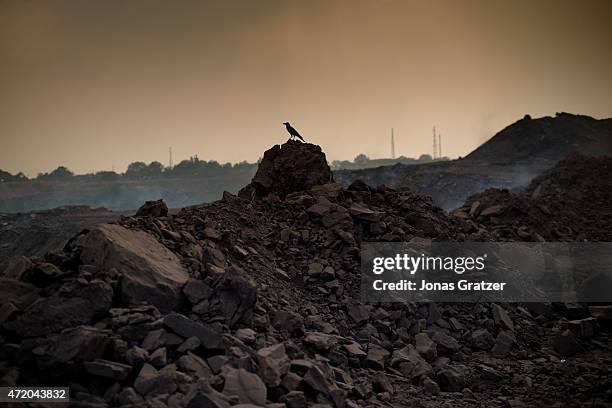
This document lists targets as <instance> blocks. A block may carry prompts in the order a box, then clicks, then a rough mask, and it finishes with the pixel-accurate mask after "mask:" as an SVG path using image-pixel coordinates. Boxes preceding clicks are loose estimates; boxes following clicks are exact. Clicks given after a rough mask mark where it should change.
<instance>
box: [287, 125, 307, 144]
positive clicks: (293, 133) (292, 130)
mask: <svg viewBox="0 0 612 408" xmlns="http://www.w3.org/2000/svg"><path fill="white" fill-rule="evenodd" d="M283 125H285V127H286V128H287V132H289V134H290V135H291V139H292V138H294V137H297V138H298V139H300V140H301V141H302V142H304V143H306V141H305V140H304V138H303V137H302V136H301V135H300V134H299V133H298V131H297V130H295V128H294V127H293V126H291V124H290V123H289V122H283Z"/></svg>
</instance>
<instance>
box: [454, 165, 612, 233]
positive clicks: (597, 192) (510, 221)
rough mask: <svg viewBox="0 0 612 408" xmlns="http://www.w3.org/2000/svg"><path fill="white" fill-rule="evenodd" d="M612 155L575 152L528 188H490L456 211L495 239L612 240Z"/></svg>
mask: <svg viewBox="0 0 612 408" xmlns="http://www.w3.org/2000/svg"><path fill="white" fill-rule="evenodd" d="M611 202H612V158H610V157H600V158H597V157H588V156H584V155H580V154H572V155H570V156H568V157H567V158H566V159H564V160H562V161H560V162H559V163H558V164H557V165H556V166H554V167H553V168H552V169H550V170H548V171H546V172H544V173H543V174H542V175H540V176H538V177H536V178H535V179H534V180H533V181H532V182H531V183H530V184H529V186H527V188H526V189H525V190H524V191H518V192H510V191H508V190H505V189H494V188H492V189H488V190H486V191H484V192H482V193H479V194H476V195H474V196H472V197H470V198H469V199H468V200H467V201H466V203H465V204H464V205H463V207H461V208H459V209H457V210H456V211H454V215H455V216H458V217H460V218H462V219H473V220H476V221H477V222H479V223H481V224H483V225H485V226H486V228H487V230H489V231H491V232H493V233H495V235H496V240H519V241H521V240H523V241H563V242H565V241H595V242H597V241H601V242H610V241H612V206H611V205H610V203H611Z"/></svg>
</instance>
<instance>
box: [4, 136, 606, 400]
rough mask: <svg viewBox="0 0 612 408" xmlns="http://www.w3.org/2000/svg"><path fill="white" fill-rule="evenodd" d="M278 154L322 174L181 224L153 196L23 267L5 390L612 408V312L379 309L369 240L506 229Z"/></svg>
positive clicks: (463, 236)
mask: <svg viewBox="0 0 612 408" xmlns="http://www.w3.org/2000/svg"><path fill="white" fill-rule="evenodd" d="M273 151H275V152H276V153H275V154H278V155H280V158H279V156H274V158H271V157H270V155H267V156H268V157H267V158H266V156H264V162H262V164H261V168H262V169H277V168H281V169H285V168H286V167H285V166H290V165H291V163H303V166H306V168H303V167H302V168H301V171H303V174H310V175H311V177H312V176H313V175H314V176H316V177H314V178H309V179H308V180H315V181H312V182H310V181H304V179H301V178H295V180H302V181H300V182H299V183H294V182H293V181H284V180H282V179H279V178H288V177H291V174H287V173H286V172H284V171H280V172H278V171H272V172H269V171H268V170H266V171H265V173H264V170H262V173H263V174H272V176H271V177H272V181H271V182H270V183H268V184H266V185H269V186H271V187H267V190H266V191H265V194H261V193H257V190H256V189H251V188H250V187H249V188H248V189H247V191H249V190H250V191H251V194H250V195H247V196H248V197H249V199H245V198H241V197H238V196H234V195H232V194H230V193H225V194H224V196H223V199H222V200H220V201H217V202H214V203H211V204H208V205H204V206H201V207H196V208H190V209H184V210H181V211H180V212H178V213H177V214H174V215H166V214H165V213H164V211H163V210H162V211H159V209H157V210H156V209H155V208H156V206H157V205H158V204H155V203H150V204H149V206H148V207H147V208H146V209H143V211H141V212H139V216H133V217H123V218H121V219H120V220H119V221H118V222H117V223H116V224H112V225H100V226H96V227H93V228H89V229H86V230H84V231H82V232H81V233H80V234H78V235H77V236H75V237H74V238H73V239H72V240H71V241H70V242H69V243H68V244H67V245H66V247H65V248H64V249H63V250H62V251H58V252H52V253H49V254H47V255H46V256H45V257H44V258H42V259H40V258H34V259H28V258H19V259H17V260H15V261H14V262H12V263H11V266H10V267H9V268H7V269H6V270H5V271H4V277H3V278H2V282H1V284H0V292H1V293H0V299H1V300H0V302H1V303H2V304H1V306H0V322H3V323H2V329H1V331H0V338H1V340H2V341H1V344H2V346H1V347H0V372H2V373H3V376H2V381H1V382H2V385H12V384H19V385H33V384H39V385H69V386H70V388H71V393H72V398H73V400H72V404H73V405H75V406H107V405H111V406H133V407H142V406H150V407H162V406H171V407H230V406H241V407H243V408H246V407H279V408H280V407H288V408H297V407H306V406H317V407H320V408H322V407H377V406H380V407H389V406H413V407H439V406H465V407H468V406H499V407H521V406H532V405H535V404H543V405H545V406H554V405H555V404H556V406H568V405H573V406H581V405H584V406H586V405H589V406H591V404H593V403H595V404H600V405H605V404H606V403H608V402H610V401H611V399H612V394H611V393H610V389H612V371H611V369H610V363H611V362H612V357H611V356H612V354H611V351H612V350H611V348H612V342H611V341H610V340H611V339H610V334H609V332H608V331H606V324H609V321H610V320H609V319H610V318H611V315H610V313H611V311H610V308H608V307H605V306H603V307H599V308H587V307H585V306H581V305H563V304H560V305H550V304H528V305H518V304H512V305H497V304H469V305H458V304H434V303H429V304H415V303H407V304H402V303H393V304H364V303H362V302H361V301H360V296H359V283H360V272H359V262H360V246H361V243H362V242H365V241H411V240H416V241H420V240H453V241H462V240H475V241H479V240H495V239H497V238H498V236H499V234H500V232H499V231H498V230H495V229H491V228H489V227H488V226H487V224H486V223H484V224H483V223H481V222H480V220H479V218H478V217H475V218H472V217H469V216H467V217H465V216H463V217H457V216H454V215H449V214H447V213H446V212H444V211H443V210H441V209H439V208H437V207H435V206H434V205H432V203H431V201H430V200H429V199H427V198H424V197H422V196H419V195H417V194H415V193H414V192H412V191H410V190H408V189H391V188H387V187H378V188H372V187H370V186H368V185H366V184H365V183H363V182H354V183H352V184H351V185H350V186H348V188H345V189H343V188H341V187H340V186H339V185H337V184H335V183H325V184H318V183H323V182H324V181H327V180H328V179H327V174H328V173H327V171H328V169H325V168H323V170H322V171H321V167H320V166H319V164H318V163H319V162H320V155H319V152H317V151H315V149H313V148H312V147H310V146H308V145H304V146H297V145H295V146H294V145H287V144H286V145H283V146H282V147H278V148H273ZM304 151H305V152H306V153H304ZM296 152H301V153H299V154H309V155H311V156H310V157H308V158H306V160H304V158H303V157H295V156H293V155H295V154H296ZM275 163H283V165H282V166H280V167H277V166H275ZM258 174H260V173H259V172H258ZM256 182H257V176H256V179H254V183H256ZM277 186H283V187H282V188H280V189H278V190H277V188H278V187H277ZM251 187H253V186H252V185H251ZM253 191H255V192H256V193H253ZM260 191H261V190H260ZM242 195H243V196H244V194H242ZM160 205H161V204H160ZM533 228H534V231H535V232H538V231H539V230H538V229H537V226H534V227H533ZM538 233H540V232H538Z"/></svg>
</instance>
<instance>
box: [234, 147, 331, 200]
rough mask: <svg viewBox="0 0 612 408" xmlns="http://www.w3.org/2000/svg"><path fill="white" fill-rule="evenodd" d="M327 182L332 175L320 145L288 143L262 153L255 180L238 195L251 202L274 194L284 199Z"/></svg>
mask: <svg viewBox="0 0 612 408" xmlns="http://www.w3.org/2000/svg"><path fill="white" fill-rule="evenodd" d="M330 181H333V177H332V172H331V169H330V168H329V165H328V164H327V159H326V157H325V153H323V151H322V150H321V147H320V146H317V145H314V144H310V143H300V142H295V141H288V142H286V143H285V144H283V145H282V146H281V145H275V146H273V147H272V148H271V149H269V150H267V151H266V152H265V153H264V156H263V159H262V161H261V163H259V167H258V168H257V173H255V177H253V180H252V181H251V183H250V184H249V185H248V186H246V187H245V188H243V189H242V190H240V192H239V193H238V196H240V197H242V198H246V199H253V198H262V197H265V196H267V195H268V194H272V193H274V194H276V195H278V196H280V197H285V196H286V195H287V194H290V193H293V192H297V191H305V190H309V189H310V188H311V187H314V186H318V185H322V184H326V183H329V182H330Z"/></svg>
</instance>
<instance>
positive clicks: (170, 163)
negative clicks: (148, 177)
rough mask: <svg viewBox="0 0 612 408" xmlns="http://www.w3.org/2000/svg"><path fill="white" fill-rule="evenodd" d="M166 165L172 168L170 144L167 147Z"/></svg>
mask: <svg viewBox="0 0 612 408" xmlns="http://www.w3.org/2000/svg"><path fill="white" fill-rule="evenodd" d="M168 167H169V168H172V146H170V147H169V148H168Z"/></svg>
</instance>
